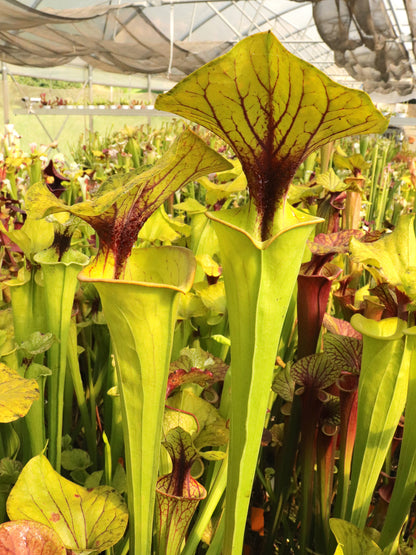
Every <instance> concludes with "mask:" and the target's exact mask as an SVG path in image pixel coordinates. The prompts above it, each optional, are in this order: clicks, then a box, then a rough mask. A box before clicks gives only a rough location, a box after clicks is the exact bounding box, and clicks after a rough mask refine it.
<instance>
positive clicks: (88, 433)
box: [67, 320, 97, 468]
mask: <svg viewBox="0 0 416 555" xmlns="http://www.w3.org/2000/svg"><path fill="white" fill-rule="evenodd" d="M67 361H68V368H69V371H70V373H71V379H72V385H73V388H74V392H75V397H76V399H77V403H78V408H79V412H80V415H81V421H82V425H83V427H84V430H85V438H86V441H87V446H88V453H89V455H90V457H91V460H92V463H93V466H94V468H96V466H97V444H96V438H95V426H93V425H92V422H91V420H90V417H89V414H88V406H87V401H86V399H85V392H84V385H83V383H82V378H81V373H80V369H79V361H78V352H77V326H76V323H75V321H74V320H72V322H71V326H70V330H69V338H68V359H67ZM94 416H95V415H94ZM94 422H95V419H94Z"/></svg>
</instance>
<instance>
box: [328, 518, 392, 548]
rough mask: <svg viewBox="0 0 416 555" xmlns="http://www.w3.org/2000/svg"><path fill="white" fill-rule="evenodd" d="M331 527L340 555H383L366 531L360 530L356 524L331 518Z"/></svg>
mask: <svg viewBox="0 0 416 555" xmlns="http://www.w3.org/2000/svg"><path fill="white" fill-rule="evenodd" d="M329 525H330V527H331V530H332V532H333V534H334V536H335V537H336V539H337V542H338V548H337V553H339V554H340V555H358V553H365V554H366V555H378V554H380V555H381V553H382V551H381V549H380V548H379V547H378V545H377V544H376V543H375V542H374V541H373V540H372V539H371V538H370V537H369V535H368V534H366V532H365V531H363V530H360V529H359V528H357V526H354V524H351V523H350V522H347V521H346V520H341V519H340V518H331V519H330V520H329Z"/></svg>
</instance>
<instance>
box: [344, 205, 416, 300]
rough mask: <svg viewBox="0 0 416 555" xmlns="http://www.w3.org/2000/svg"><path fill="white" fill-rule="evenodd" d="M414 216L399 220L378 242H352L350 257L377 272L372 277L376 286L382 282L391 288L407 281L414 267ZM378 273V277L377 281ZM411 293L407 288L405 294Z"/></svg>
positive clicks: (415, 240)
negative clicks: (390, 231)
mask: <svg viewBox="0 0 416 555" xmlns="http://www.w3.org/2000/svg"><path fill="white" fill-rule="evenodd" d="M413 221H414V215H408V216H402V217H401V218H400V220H399V223H398V225H397V227H396V229H395V230H394V231H393V232H392V233H386V234H385V235H384V236H383V237H382V238H381V239H379V240H378V241H374V242H372V243H362V242H361V241H358V240H357V239H354V238H352V239H351V255H352V257H353V259H354V260H355V261H356V262H361V263H362V264H365V265H366V266H368V267H369V270H370V271H371V272H372V273H373V275H374V272H373V271H372V268H373V267H374V268H376V269H377V270H378V275H377V273H376V274H375V277H376V280H377V281H378V282H380V281H382V279H383V278H384V279H385V280H387V281H388V282H389V283H391V284H392V285H396V286H402V285H403V284H404V283H407V282H408V281H409V279H408V275H409V272H410V273H411V271H412V270H414V267H415V264H416V238H415V232H414V228H413ZM380 273H381V277H380ZM406 292H408V293H409V294H411V293H414V291H413V289H412V288H410V289H409V291H406Z"/></svg>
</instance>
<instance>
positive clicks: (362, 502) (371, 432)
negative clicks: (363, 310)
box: [347, 314, 410, 528]
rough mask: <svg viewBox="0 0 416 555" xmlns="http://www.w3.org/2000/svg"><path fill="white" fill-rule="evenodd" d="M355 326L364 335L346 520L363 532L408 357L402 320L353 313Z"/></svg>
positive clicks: (400, 401) (401, 397)
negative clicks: (372, 317)
mask: <svg viewBox="0 0 416 555" xmlns="http://www.w3.org/2000/svg"><path fill="white" fill-rule="evenodd" d="M351 324H352V325H353V326H354V327H355V328H356V329H358V331H360V332H361V333H362V334H363V354H362V361H361V373H360V380H359V382H358V407H357V432H356V438H355V445H354V456H353V461H352V470H351V485H350V490H349V497H348V509H347V515H348V520H350V521H351V522H352V523H353V524H355V525H357V526H359V527H361V528H363V527H364V526H365V523H366V520H367V515H368V509H369V506H370V503H371V499H372V496H373V492H374V488H375V486H376V483H377V480H378V477H379V473H380V471H381V469H382V466H383V463H384V461H385V458H386V456H387V453H388V452H389V450H390V448H391V441H392V439H393V435H394V433H395V431H396V428H397V423H398V422H399V419H400V416H401V414H402V413H403V410H404V406H405V402H406V395H407V386H408V373H409V356H410V354H409V353H407V352H406V353H405V354H403V353H404V341H403V331H404V329H405V328H406V322H404V321H403V320H400V319H399V318H386V319H385V320H381V321H375V320H370V319H368V318H364V316H361V314H355V315H354V316H353V317H352V318H351Z"/></svg>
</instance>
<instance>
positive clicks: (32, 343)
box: [19, 331, 56, 357]
mask: <svg viewBox="0 0 416 555" xmlns="http://www.w3.org/2000/svg"><path fill="white" fill-rule="evenodd" d="M55 341H56V338H55V337H54V335H53V334H52V333H41V332H40V331H35V332H33V333H32V334H30V336H29V337H28V338H27V339H26V340H25V341H23V342H22V343H20V345H19V347H20V349H22V351H23V352H24V354H25V356H26V357H27V356H35V355H39V354H41V353H44V352H45V351H47V350H48V349H49V348H50V347H51V346H52V345H53V343H54V342H55Z"/></svg>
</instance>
